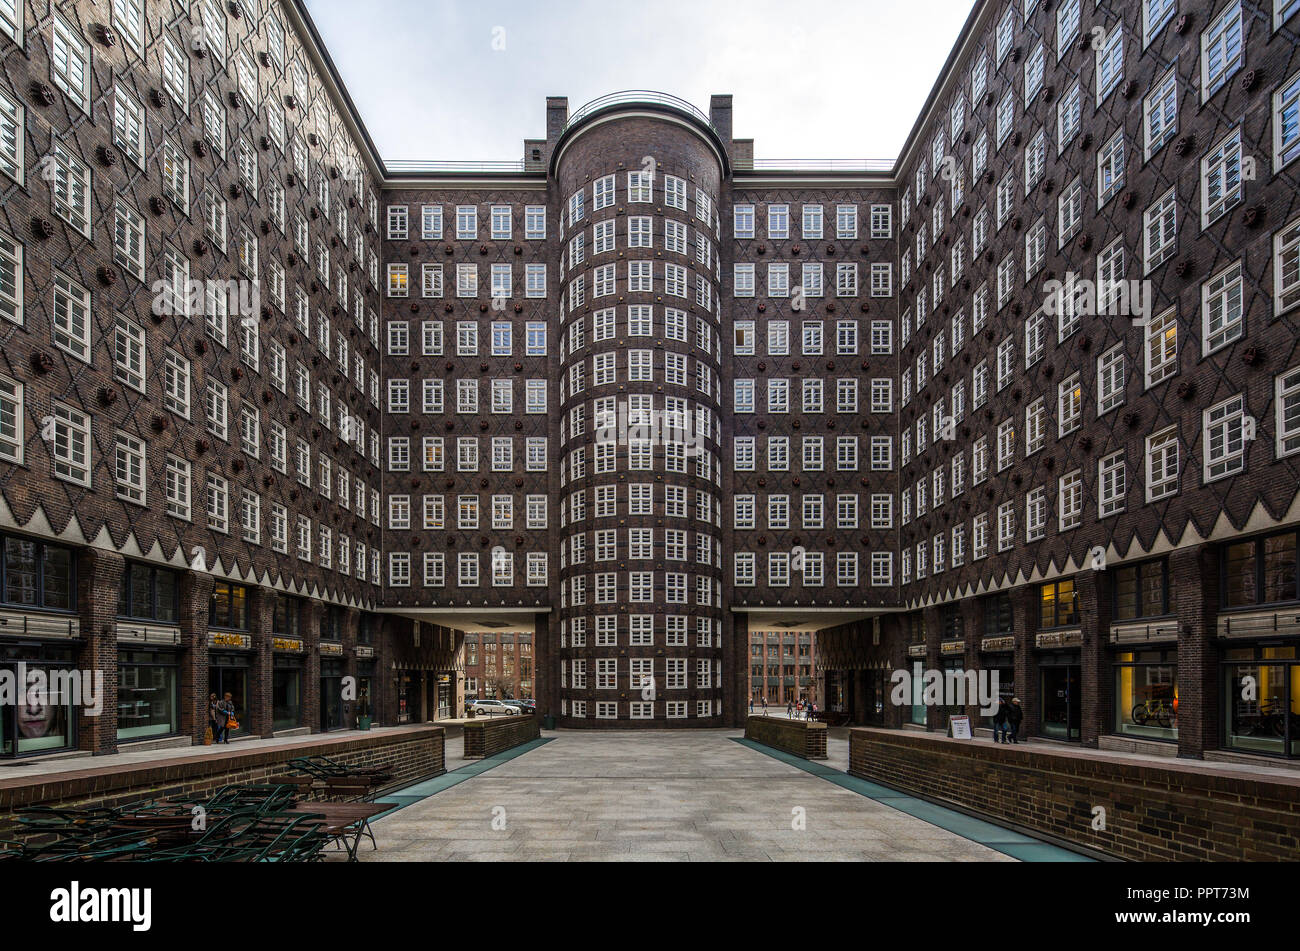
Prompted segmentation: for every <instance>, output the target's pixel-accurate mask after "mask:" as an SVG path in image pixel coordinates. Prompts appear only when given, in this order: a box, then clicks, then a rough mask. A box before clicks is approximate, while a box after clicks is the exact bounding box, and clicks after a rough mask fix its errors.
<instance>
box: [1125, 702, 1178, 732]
mask: <svg viewBox="0 0 1300 951" xmlns="http://www.w3.org/2000/svg"><path fill="white" fill-rule="evenodd" d="M1130 716H1131V717H1132V719H1133V722H1134V723H1136V724H1137V725H1138V726H1146V725H1147V724H1148V723H1150V722H1151V721H1152V720H1154V721H1155V722H1156V724H1157V725H1158V726H1162V727H1166V728H1167V727H1169V726H1170V725H1171V724H1172V723H1173V718H1174V708H1173V704H1172V703H1170V701H1168V700H1166V699H1164V698H1155V699H1151V700H1143V701H1142V702H1141V703H1139V704H1137V705H1136V706H1134V707H1133V711H1132V713H1131V714H1130Z"/></svg>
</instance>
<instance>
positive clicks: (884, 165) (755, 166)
mask: <svg viewBox="0 0 1300 951" xmlns="http://www.w3.org/2000/svg"><path fill="white" fill-rule="evenodd" d="M893 170H894V163H893V161H892V160H888V159H754V160H753V161H752V162H743V163H737V164H736V171H739V172H892V171H893Z"/></svg>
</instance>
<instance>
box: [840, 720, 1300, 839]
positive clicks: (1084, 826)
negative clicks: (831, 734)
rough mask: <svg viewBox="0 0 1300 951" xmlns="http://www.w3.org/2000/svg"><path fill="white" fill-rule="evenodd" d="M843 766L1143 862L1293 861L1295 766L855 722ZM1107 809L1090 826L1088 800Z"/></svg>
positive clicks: (1297, 795)
mask: <svg viewBox="0 0 1300 951" xmlns="http://www.w3.org/2000/svg"><path fill="white" fill-rule="evenodd" d="M849 773H850V774H851V775H853V776H858V777H860V778H862V779H867V780H875V781H878V782H881V783H884V784H886V785H888V786H892V787H894V788H896V789H900V790H903V791H904V792H909V793H913V794H916V795H920V796H925V797H927V798H929V799H933V800H936V801H943V802H950V803H954V804H956V805H959V806H963V807H966V808H968V809H971V810H973V811H976V812H979V813H983V814H986V815H989V816H991V817H994V818H998V819H1002V820H1004V821H1006V822H1008V823H1010V824H1012V825H1015V826H1019V827H1022V828H1024V829H1027V830H1029V831H1036V832H1041V833H1044V834H1047V835H1051V836H1055V837H1056V838H1058V839H1060V840H1063V841H1065V842H1070V843H1075V844H1078V845H1081V846H1086V847H1088V848H1092V849H1096V850H1099V851H1101V852H1104V853H1107V854H1109V855H1112V856H1116V857H1119V858H1124V859H1133V860H1139V861H1153V860H1154V861H1182V862H1187V861H1213V862H1225V861H1226V862H1233V861H1279V860H1285V861H1295V860H1296V857H1297V856H1300V775H1298V776H1296V777H1295V778H1292V777H1289V776H1272V775H1269V776H1262V775H1259V774H1252V773H1244V772H1234V771H1231V770H1226V769H1218V768H1215V767H1214V766H1212V765H1211V764H1203V763H1199V762H1198V763H1197V764H1196V765H1191V764H1190V763H1189V764H1187V765H1184V764H1183V763H1182V762H1163V761H1154V760H1147V761H1134V760H1131V759H1116V758H1111V757H1107V756H1105V755H1100V756H1099V755H1097V754H1096V753H1095V752H1094V751H1092V750H1085V749H1062V750H1057V749H1045V748H1044V747H1043V745H1042V744H1033V745H1031V746H1028V747H1017V748H1015V749H1012V748H1011V747H1009V746H991V745H988V744H983V743H981V744H972V743H971V742H970V741H964V740H953V739H950V738H948V737H945V736H935V735H933V734H916V733H904V732H899V731H891V730H874V729H857V730H852V731H850V733H849ZM1098 806H1100V807H1102V808H1104V809H1105V810H1106V814H1105V822H1106V827H1105V829H1104V830H1094V829H1093V824H1094V822H1095V819H1094V815H1093V810H1094V809H1095V808H1096V807H1098Z"/></svg>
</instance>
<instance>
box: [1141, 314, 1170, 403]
mask: <svg viewBox="0 0 1300 951" xmlns="http://www.w3.org/2000/svg"><path fill="white" fill-rule="evenodd" d="M1143 349H1144V352H1145V356H1146V386H1147V388H1148V389H1150V388H1151V387H1153V386H1155V385H1156V384H1157V383H1160V382H1162V381H1164V380H1167V379H1168V378H1169V377H1171V376H1173V375H1174V374H1175V373H1177V372H1178V314H1177V310H1176V308H1174V307H1170V308H1169V309H1168V310H1165V311H1162V312H1161V313H1160V314H1158V315H1156V316H1155V317H1152V318H1151V319H1150V320H1149V321H1148V322H1147V327H1146V340H1145V346H1144V348H1143Z"/></svg>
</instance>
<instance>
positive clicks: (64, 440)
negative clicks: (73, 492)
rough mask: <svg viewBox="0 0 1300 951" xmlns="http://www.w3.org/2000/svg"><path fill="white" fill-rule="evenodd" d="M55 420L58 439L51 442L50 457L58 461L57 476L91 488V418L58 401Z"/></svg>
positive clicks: (55, 438) (56, 464)
mask: <svg viewBox="0 0 1300 951" xmlns="http://www.w3.org/2000/svg"><path fill="white" fill-rule="evenodd" d="M51 418H52V420H53V429H54V438H53V440H52V441H51V443H50V454H51V456H52V457H53V460H54V477H55V478H56V479H63V480H65V481H67V482H76V483H78V484H80V485H85V486H88V485H90V470H91V460H90V416H89V415H88V414H87V413H83V412H82V411H81V410H79V409H75V408H73V407H71V406H67V405H65V404H63V403H58V402H56V403H55V404H54V412H53V414H52V415H51Z"/></svg>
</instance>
